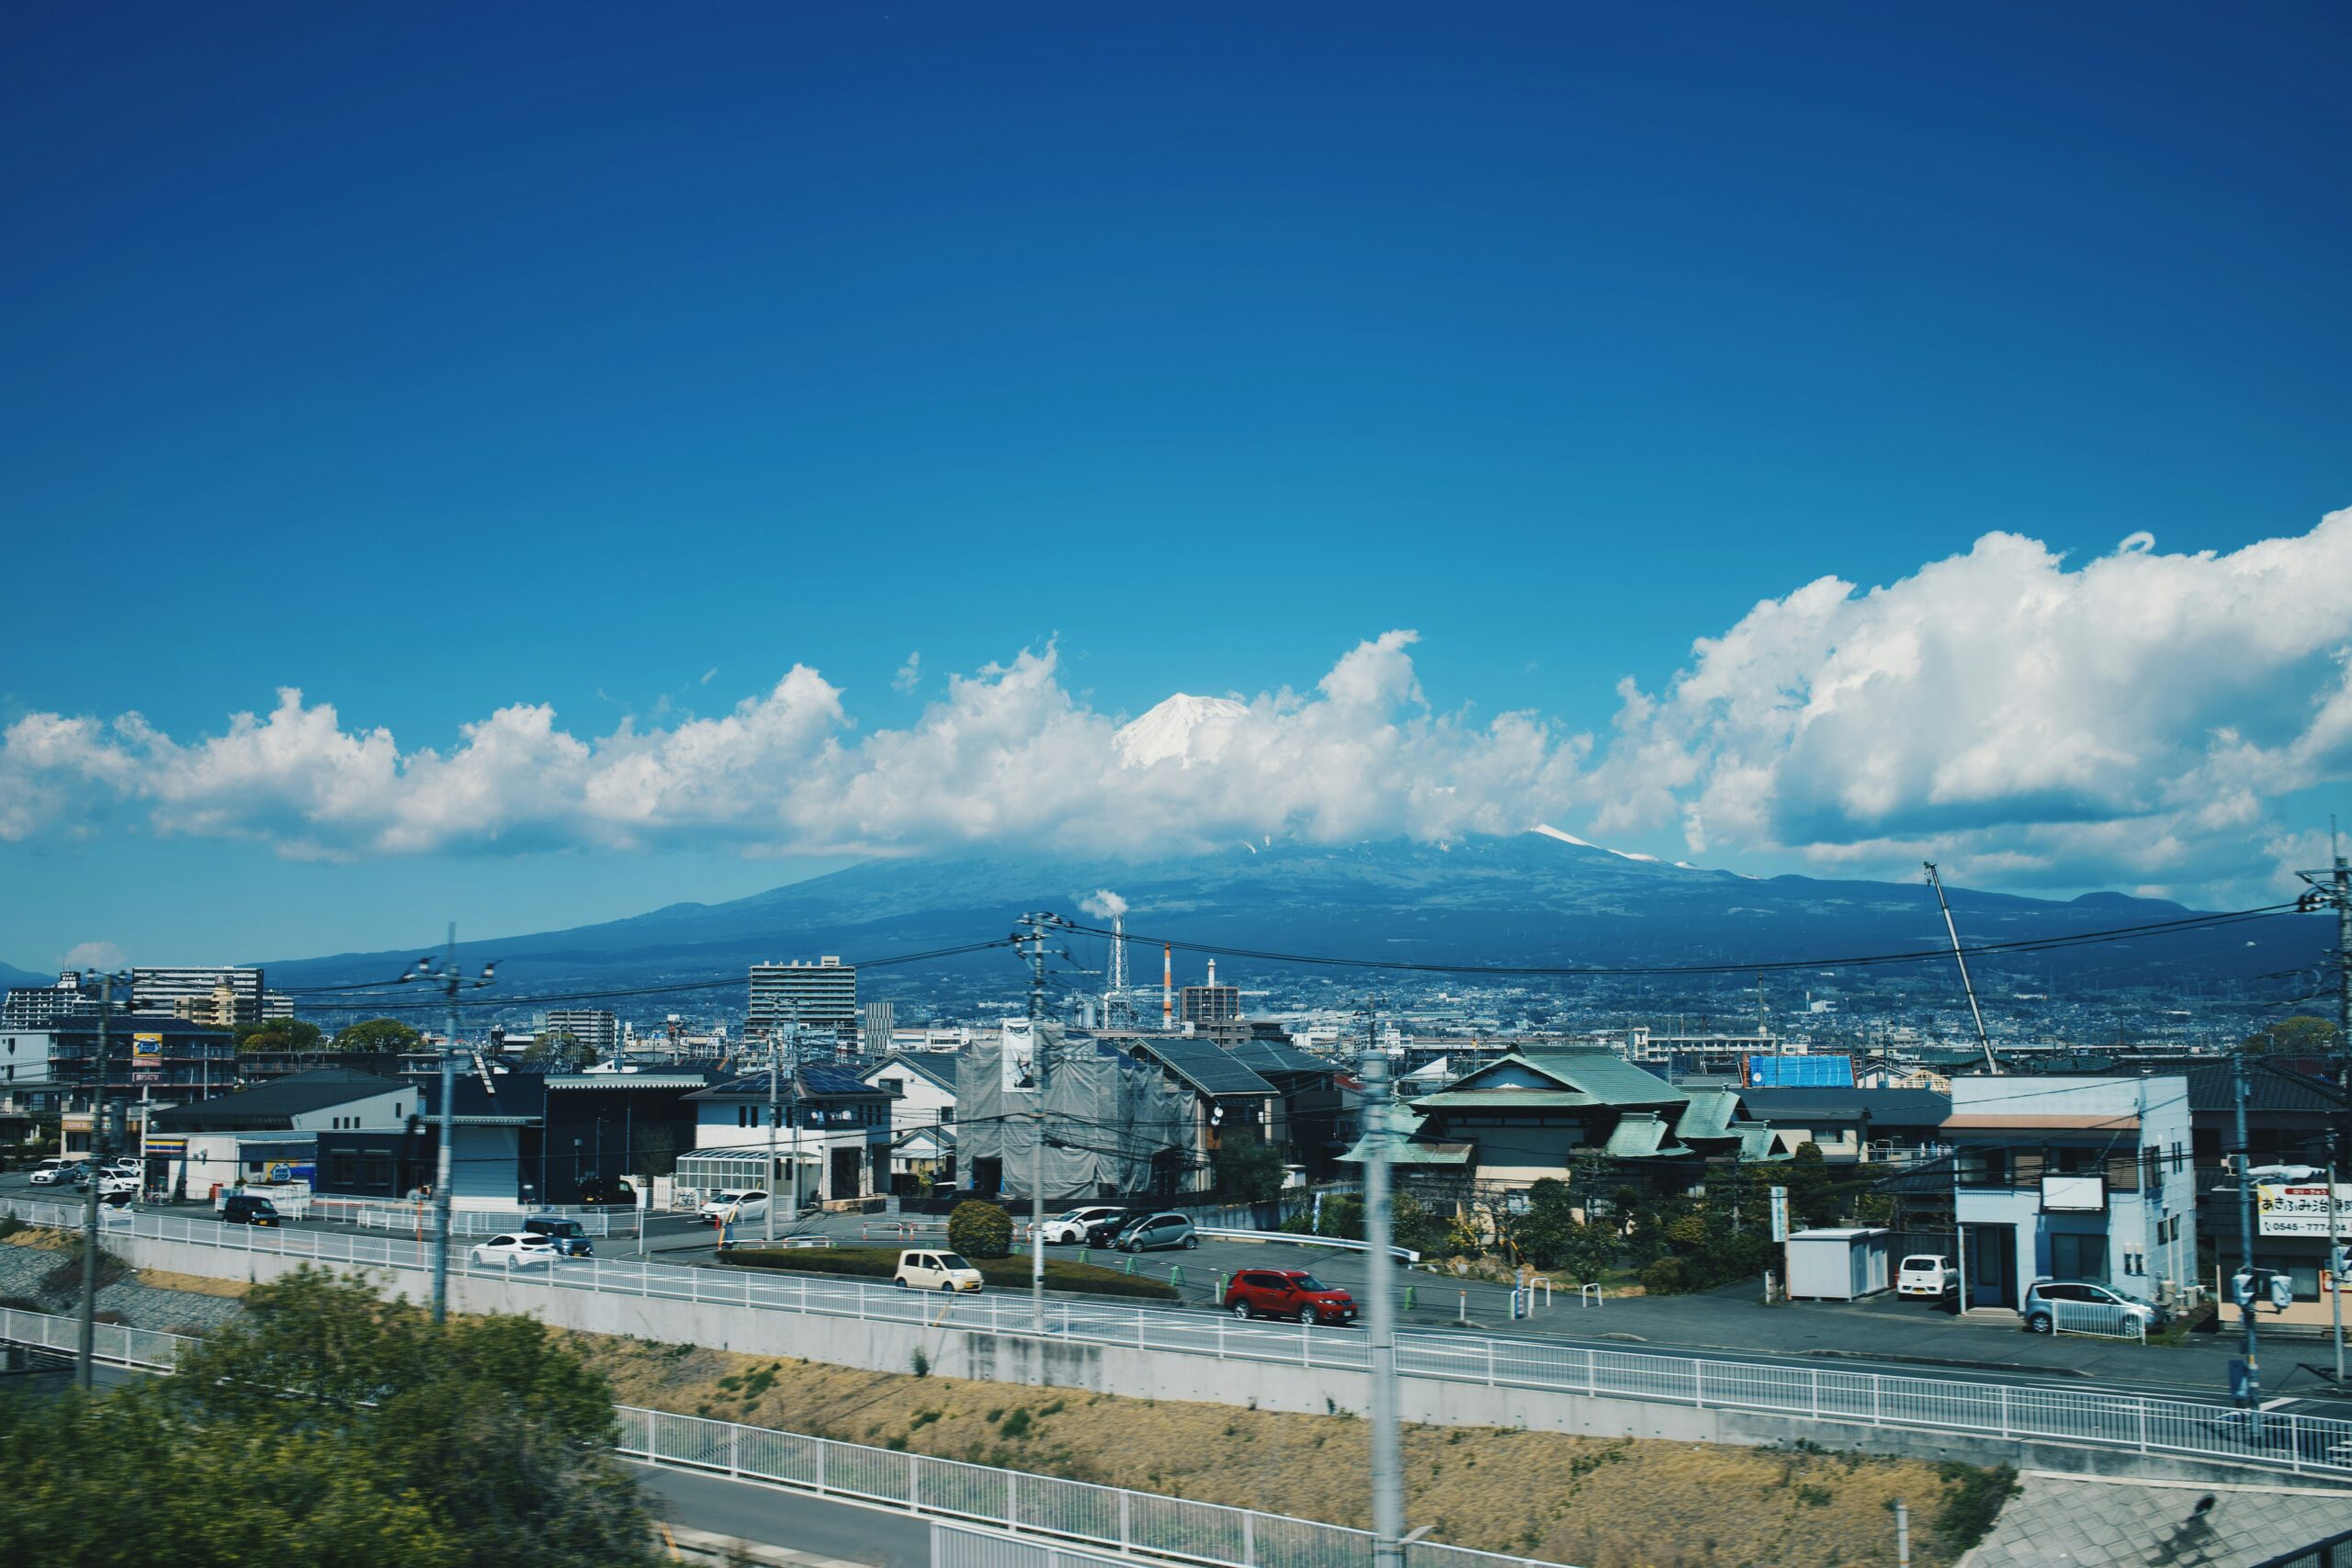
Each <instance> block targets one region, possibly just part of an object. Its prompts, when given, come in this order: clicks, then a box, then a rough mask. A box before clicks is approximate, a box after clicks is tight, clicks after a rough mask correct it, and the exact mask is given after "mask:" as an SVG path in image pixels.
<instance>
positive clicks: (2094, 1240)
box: [2050, 1234, 2107, 1280]
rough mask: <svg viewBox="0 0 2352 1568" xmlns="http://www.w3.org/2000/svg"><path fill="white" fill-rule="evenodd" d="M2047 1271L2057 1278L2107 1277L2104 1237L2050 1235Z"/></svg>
mask: <svg viewBox="0 0 2352 1568" xmlns="http://www.w3.org/2000/svg"><path fill="white" fill-rule="evenodd" d="M2050 1272H2051V1275H2052V1278H2054V1279H2059V1280H2104V1279H2106V1278H2107V1237H2106V1236H2104V1235H2064V1234H2061V1235H2053V1236H2052V1237H2051V1238H2050Z"/></svg>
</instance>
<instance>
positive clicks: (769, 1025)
mask: <svg viewBox="0 0 2352 1568" xmlns="http://www.w3.org/2000/svg"><path fill="white" fill-rule="evenodd" d="M787 1020H797V1021H798V1022H799V1023H801V1024H802V1025H803V1026H805V1027H809V1028H815V1029H826V1030H831V1031H833V1032H836V1033H838V1034H840V1035H842V1037H844V1038H850V1039H854V1038H855V1037H856V1035H857V1032H858V1027H857V1026H858V1017H857V966H856V965H855V964H843V963H842V961H841V960H840V959H839V958H832V957H826V958H820V959H819V960H817V962H816V963H814V964H805V963H800V962H798V961H795V962H793V963H790V964H752V984H751V998H750V1006H749V1007H748V1008H747V1009H746V1010H745V1017H744V1028H745V1029H746V1030H747V1031H748V1032H751V1033H752V1034H755V1035H757V1034H766V1033H769V1032H773V1031H775V1030H776V1029H779V1028H781V1027H783V1025H784V1024H785V1022H786V1021H787Z"/></svg>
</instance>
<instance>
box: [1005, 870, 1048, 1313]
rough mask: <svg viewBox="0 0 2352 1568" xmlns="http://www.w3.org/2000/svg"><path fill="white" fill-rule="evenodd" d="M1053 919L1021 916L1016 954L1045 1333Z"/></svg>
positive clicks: (1036, 1265) (1037, 1301)
mask: <svg viewBox="0 0 2352 1568" xmlns="http://www.w3.org/2000/svg"><path fill="white" fill-rule="evenodd" d="M1052 919H1053V917H1052V916H1051V915H1023V916H1022V917H1021V928H1022V929H1021V933H1020V934H1018V935H1016V936H1015V938H1014V940H1013V947H1014V949H1015V951H1017V952H1020V953H1023V954H1025V955H1026V956H1027V958H1028V960H1029V1049H1030V1050H1031V1051H1032V1052H1034V1053H1035V1055H1033V1056H1032V1057H1031V1070H1032V1071H1033V1072H1035V1075H1036V1079H1037V1081H1036V1086H1035V1091H1034V1093H1033V1095H1032V1099H1031V1104H1032V1106H1033V1107H1034V1109H1033V1110H1032V1111H1031V1115H1032V1117H1033V1118H1034V1120H1035V1127H1034V1128H1033V1129H1032V1131H1033V1132H1034V1133H1035V1137H1034V1138H1033V1139H1032V1141H1031V1142H1030V1145H1029V1331H1030V1332H1031V1333H1032V1334H1043V1333H1045V1332H1046V1085H1047V1083H1048V1082H1049V1081H1050V1079H1049V1077H1047V1075H1048V1074H1049V1073H1050V1072H1051V1070H1052V1067H1051V1064H1050V1062H1049V1061H1048V1060H1047V1057H1046V1032H1045V1031H1046V925H1047V924H1048V923H1050V922H1051V921H1052Z"/></svg>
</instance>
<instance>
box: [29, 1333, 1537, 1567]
mask: <svg viewBox="0 0 2352 1568" xmlns="http://www.w3.org/2000/svg"><path fill="white" fill-rule="evenodd" d="M76 1328H77V1325H76V1323H75V1320H74V1319H73V1318H70V1317H62V1316H56V1315H53V1314H48V1313H37V1312H21V1311H17V1310H16V1309H14V1308H0V1339H6V1340H9V1341H12V1342H14V1343H17V1344H19V1345H31V1346H35V1347H38V1348H42V1349H47V1350H52V1351H56V1352H58V1353H60V1354H63V1355H69V1356H70V1355H72V1354H73V1353H74V1335H75V1331H76ZM197 1343H198V1341H197V1340H196V1339H193V1338H190V1337H186V1336H183V1335H177V1334H164V1333H160V1332H156V1331H153V1330H149V1329H140V1328H124V1327H121V1326H120V1325H115V1324H100V1325H98V1337H97V1339H96V1343H95V1344H94V1346H93V1348H92V1354H94V1355H95V1356H96V1358H97V1359H100V1360H102V1361H107V1362H109V1363H116V1364H121V1365H127V1366H136V1367H148V1368H153V1369H156V1370H159V1371H163V1370H169V1369H170V1368H171V1367H173V1366H174V1365H175V1364H176V1362H177V1361H178V1359H179V1356H180V1354H181V1352H182V1351H183V1350H185V1349H187V1348H188V1347H191V1346H193V1345H196V1344H197ZM613 1415H614V1416H615V1417H616V1420H617V1421H618V1423H619V1427H620V1440H619V1442H618V1443H616V1445H615V1450H616V1452H618V1453H619V1454H620V1455H621V1456H622V1457H624V1458H627V1459H634V1460H642V1461H645V1462H647V1463H649V1464H659V1465H664V1466H669V1467H672V1468H675V1469H684V1470H699V1471H707V1472H711V1473H713V1474H718V1475H725V1476H728V1477H730V1478H732V1479H735V1480H741V1481H758V1482H763V1483H767V1484H769V1485H773V1486H786V1487H790V1488H792V1489H793V1490H795V1491H798V1492H808V1493H812V1494H815V1495H820V1496H829V1497H847V1498H854V1499H855V1500H857V1501H859V1502H864V1503H878V1504H881V1505H883V1506H887V1507H890V1508H895V1509H898V1510H899V1511H902V1512H905V1513H910V1514H922V1515H927V1516H932V1517H942V1516H944V1517H948V1518H954V1519H962V1520H967V1521H969V1522H971V1523H973V1524H978V1525H985V1526H989V1527H990V1528H992V1529H1002V1530H1013V1531H1025V1532H1028V1533H1030V1534H1033V1535H1046V1536H1056V1537H1059V1538H1061V1539H1062V1540H1068V1541H1070V1542H1073V1543H1078V1544H1091V1545H1100V1546H1105V1547H1110V1548H1114V1549H1115V1550H1116V1551H1119V1552H1120V1553H1121V1554H1122V1555H1123V1556H1126V1557H1128V1558H1129V1559H1130V1561H1131V1559H1132V1556H1133V1555H1135V1554H1141V1555H1144V1556H1148V1557H1159V1558H1167V1559H1173V1560H1177V1561H1182V1562H1198V1563H1208V1564H1216V1565H1220V1568H1362V1565H1363V1563H1365V1562H1369V1561H1371V1557H1372V1536H1371V1534H1370V1532H1368V1531H1365V1530H1360V1529H1349V1528H1348V1527H1347V1526H1345V1525H1328V1524H1324V1523H1321V1522H1320V1521H1318V1520H1315V1519H1301V1518H1295V1517H1291V1516H1289V1515H1287V1514H1269V1513H1263V1512H1261V1511H1260V1510H1258V1509H1255V1508H1234V1507H1227V1506H1225V1505H1223V1504H1218V1503H1200V1502H1194V1501H1193V1500H1191V1499H1189V1498H1183V1497H1170V1496H1165V1495H1161V1494H1159V1493H1156V1492H1131V1491H1128V1490H1126V1489H1125V1488H1124V1487H1118V1486H1099V1485H1095V1484H1093V1483H1089V1482H1083V1481H1066V1480H1064V1479H1063V1478H1061V1477H1060V1476H1057V1475H1040V1474H1038V1473H1037V1472H1034V1471H1024V1470H999V1469H997V1468H995V1467H993V1466H990V1465H984V1464H967V1463H966V1462H964V1461H961V1460H951V1459H933V1457H931V1456H930V1455H929V1454H916V1453H907V1452H903V1451H900V1450H892V1449H877V1448H872V1447H869V1446H867V1445H866V1444H864V1443H844V1442H839V1441H836V1440H834V1439H832V1438H812V1437H809V1436H807V1435H805V1434H803V1433H799V1432H782V1431H777V1430H776V1429H775V1428H774V1427H746V1426H743V1425H741V1424H740V1423H738V1422H733V1421H712V1420H707V1419H705V1418H703V1417H701V1416H677V1415H673V1414H672V1413H670V1412H668V1411H666V1410H646V1409H641V1408H639V1407H638V1406H636V1405H629V1404H622V1405H616V1406H615V1407H614V1409H613ZM960 1533H965V1534H971V1533H972V1532H960ZM973 1539H975V1540H980V1541H986V1542H991V1543H995V1544H998V1545H1002V1544H1008V1543H1004V1542H1002V1541H1001V1538H997V1537H992V1536H977V1535H975V1536H974V1537H973ZM1023 1544H1031V1549H1032V1550H1033V1551H1034V1550H1035V1548H1036V1547H1037V1546H1042V1545H1045V1544H1046V1543H1043V1542H1038V1543H1034V1544H1032V1543H1023ZM1076 1556H1077V1557H1078V1558H1080V1560H1089V1559H1087V1558H1086V1554H1084V1553H1078V1554H1076ZM968 1561H970V1562H974V1563H978V1562H981V1561H982V1560H981V1559H978V1558H974V1559H969V1560H968ZM992 1561H1007V1562H1011V1561H1019V1562H1032V1561H1037V1560H1036V1559H1033V1558H1025V1557H1024V1558H1018V1559H994V1560H992ZM1091 1561H1102V1560H1101V1559H1091ZM1405 1561H1406V1568H1555V1565H1553V1564H1549V1563H1545V1562H1542V1561H1540V1560H1538V1559H1535V1558H1531V1557H1511V1556H1504V1555H1501V1554H1498V1553H1496V1552H1490V1551H1472V1550H1470V1549H1469V1548H1467V1547H1458V1546H1446V1545H1442V1544H1440V1543H1438V1542H1434V1541H1414V1542H1413V1543H1412V1544H1411V1545H1409V1546H1408V1547H1407V1548H1406V1559H1405ZM933 1568H939V1561H938V1560H937V1559H936V1558H934V1559H933Z"/></svg>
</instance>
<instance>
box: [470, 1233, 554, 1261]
mask: <svg viewBox="0 0 2352 1568" xmlns="http://www.w3.org/2000/svg"><path fill="white" fill-rule="evenodd" d="M468 1256H469V1257H470V1258H472V1259H473V1260H474V1261H475V1262H477V1263H503V1264H505V1265H506V1266H507V1267H508V1268H509V1269H513V1268H516V1267H522V1268H526V1269H527V1268H533V1267H538V1266H544V1265H552V1264H553V1263H554V1262H555V1243H554V1242H552V1241H550V1240H548V1238H547V1237H546V1236H543V1235H531V1234H530V1233H529V1232H527V1231H525V1232H522V1233H519V1234H515V1235H494V1236H492V1237H491V1238H490V1239H489V1240H488V1241H482V1242H476V1243H475V1244H474V1246H473V1249H472V1250H471V1252H469V1254H468Z"/></svg>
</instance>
